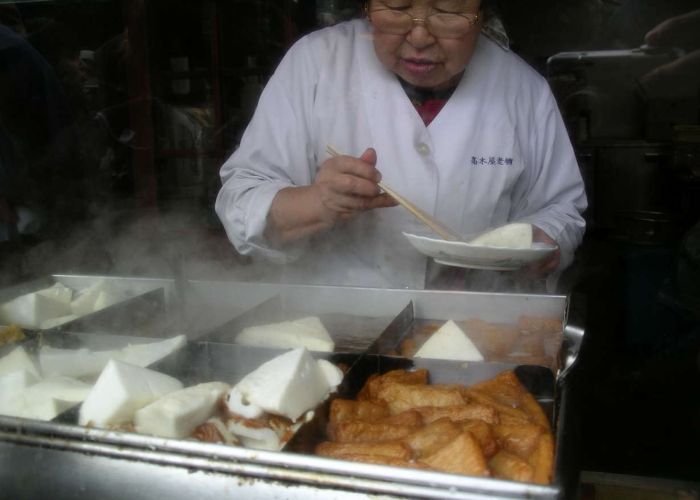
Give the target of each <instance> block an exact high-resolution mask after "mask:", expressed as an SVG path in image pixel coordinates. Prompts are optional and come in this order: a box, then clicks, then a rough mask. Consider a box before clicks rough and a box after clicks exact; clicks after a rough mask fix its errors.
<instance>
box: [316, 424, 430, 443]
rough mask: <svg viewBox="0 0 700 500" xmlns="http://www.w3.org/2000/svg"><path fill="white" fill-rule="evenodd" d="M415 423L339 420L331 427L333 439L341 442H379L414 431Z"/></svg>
mask: <svg viewBox="0 0 700 500" xmlns="http://www.w3.org/2000/svg"><path fill="white" fill-rule="evenodd" d="M417 428H418V427H417V426H414V425H391V424H384V423H370V422H361V421H359V420H355V421H351V422H339V423H338V424H337V425H334V426H332V427H330V428H329V429H330V431H331V432H332V434H333V435H332V440H333V441H337V442H339V443H378V442H381V441H396V440H398V439H401V438H403V437H405V436H408V435H409V434H411V433H412V432H414V431H415V430H416V429H417Z"/></svg>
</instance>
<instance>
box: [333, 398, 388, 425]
mask: <svg viewBox="0 0 700 500" xmlns="http://www.w3.org/2000/svg"><path fill="white" fill-rule="evenodd" d="M388 416H389V407H388V406H387V405H386V403H384V402H383V401H354V400H351V399H334V400H333V401H331V408H330V414H329V420H330V423H331V424H337V423H338V422H348V421H350V420H365V421H368V422H374V421H376V420H378V419H382V418H384V417H388Z"/></svg>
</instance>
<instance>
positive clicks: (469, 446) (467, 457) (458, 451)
mask: <svg viewBox="0 0 700 500" xmlns="http://www.w3.org/2000/svg"><path fill="white" fill-rule="evenodd" d="M421 462H422V463H424V464H426V465H428V466H429V467H430V468H431V469H435V470H439V471H442V472H451V473H454V474H467V475H470V476H488V475H490V474H489V469H488V466H487V464H486V458H485V457H484V453H483V452H482V451H481V447H480V446H479V443H478V442H477V440H476V438H474V436H472V435H471V433H469V432H462V433H461V434H460V435H458V436H457V437H456V438H455V439H453V440H452V441H450V443H449V444H447V445H446V446H444V447H442V448H441V449H439V450H438V451H436V452H435V453H433V454H432V455H430V456H428V457H425V458H423V459H422V460H421Z"/></svg>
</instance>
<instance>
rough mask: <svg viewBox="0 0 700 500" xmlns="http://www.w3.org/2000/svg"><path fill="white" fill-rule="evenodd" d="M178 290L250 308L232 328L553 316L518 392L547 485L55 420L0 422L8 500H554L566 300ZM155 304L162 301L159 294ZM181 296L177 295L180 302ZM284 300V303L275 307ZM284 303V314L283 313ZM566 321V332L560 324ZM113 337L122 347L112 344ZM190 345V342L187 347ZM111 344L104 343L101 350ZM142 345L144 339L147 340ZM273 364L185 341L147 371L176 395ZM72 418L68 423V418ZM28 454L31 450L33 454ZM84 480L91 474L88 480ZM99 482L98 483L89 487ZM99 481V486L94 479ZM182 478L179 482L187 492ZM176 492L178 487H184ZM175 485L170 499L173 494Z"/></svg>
mask: <svg viewBox="0 0 700 500" xmlns="http://www.w3.org/2000/svg"><path fill="white" fill-rule="evenodd" d="M209 285H210V286H207V283H206V282H196V283H189V284H188V286H187V289H188V292H189V293H194V294H195V295H197V297H198V300H199V301H204V302H206V298H207V295H208V294H209V293H212V294H214V295H215V297H216V298H215V300H216V301H218V302H217V306H216V307H217V308H218V307H223V308H224V309H225V308H226V307H227V301H231V302H232V303H236V301H237V299H238V298H240V297H254V298H253V299H250V302H251V306H250V307H249V308H247V309H245V310H241V309H242V308H240V306H239V310H240V311H241V314H240V315H239V316H240V317H243V316H242V315H243V314H245V313H246V312H247V311H251V310H254V309H255V306H256V305H259V304H260V303H264V302H265V300H268V299H270V298H272V297H290V296H292V297H299V299H294V300H302V298H303V300H304V301H308V302H309V303H312V304H314V305H315V306H319V309H317V310H321V311H325V312H326V313H339V314H354V315H358V314H361V315H366V316H368V317H383V316H386V315H387V314H389V315H390V314H391V313H390V312H391V311H394V313H393V314H397V311H401V310H402V308H404V307H405V305H406V304H408V303H412V305H413V307H414V308H415V311H416V314H419V315H421V316H423V317H430V318H441V319H466V318H468V317H472V316H475V315H478V316H479V317H481V318H483V319H484V320H487V321H488V320H490V321H498V320H500V321H514V320H515V319H517V317H518V315H520V314H524V313H528V314H533V315H555V316H557V317H561V318H562V319H563V320H564V323H565V325H566V326H565V329H564V332H563V337H564V339H563V342H562V352H561V353H560V359H561V370H559V371H557V372H556V373H555V372H551V371H547V370H544V371H543V370H542V369H537V371H536V372H532V369H531V368H529V367H526V368H517V370H519V371H521V372H522V371H523V370H526V371H527V370H530V372H531V375H532V373H535V375H536V376H532V378H531V379H530V382H533V381H535V382H536V383H535V385H534V386H533V385H532V384H530V387H529V388H530V390H531V391H533V393H534V394H535V395H536V397H537V398H538V399H539V400H540V402H541V403H543V404H544V406H545V408H547V409H548V410H549V412H550V415H551V417H552V420H553V423H554V430H555V432H556V435H557V448H556V467H555V482H554V484H553V485H550V486H537V485H532V484H525V483H514V482H509V481H501V480H494V479H483V478H475V477H467V476H457V475H450V474H442V473H434V472H426V471H415V470H403V469H398V468H393V467H384V466H377V465H369V464H361V463H350V462H344V461H336V460H330V459H325V458H320V457H315V456H310V455H308V454H299V453H295V452H292V451H289V452H282V453H273V452H262V451H257V450H248V449H244V448H236V447H228V446H222V445H212V444H207V443H200V442H192V441H180V440H169V439H161V438H154V437H149V436H142V435H137V434H131V433H121V432H112V431H107V430H102V429H88V428H84V427H79V426H76V425H73V422H74V420H73V421H71V416H70V415H62V416H61V417H59V418H58V419H57V420H56V421H54V422H48V423H42V422H37V421H32V420H24V419H16V418H10V417H2V416H0V448H1V449H2V453H0V457H3V458H0V462H3V461H5V460H7V462H6V463H0V471H2V472H0V480H3V484H4V485H9V489H8V490H7V491H8V494H14V496H17V497H22V496H26V494H27V493H28V492H31V491H39V490H41V491H43V492H46V491H55V488H72V489H81V488H82V490H83V491H84V492H87V493H88V494H91V495H92V496H95V495H97V496H100V497H104V498H110V497H114V498H117V497H122V494H123V491H122V490H121V489H120V488H119V487H117V486H115V485H119V484H123V483H125V482H126V483H130V484H134V485H138V487H137V488H135V489H134V490H133V493H134V494H133V495H130V496H133V497H134V498H137V497H142V498H146V497H149V496H151V497H152V496H153V495H155V494H156V492H163V491H168V494H170V495H171V496H172V497H173V498H188V497H189V495H188V492H190V493H191V491H192V488H194V487H195V486H196V487H197V488H198V489H199V491H203V492H205V493H203V494H202V495H200V496H204V497H206V496H207V495H211V496H212V497H213V495H215V494H216V495H217V496H220V495H222V494H231V493H232V492H235V493H234V494H236V495H239V494H240V495H244V496H245V497H246V498H269V497H270V496H277V497H281V498H296V497H297V496H299V497H300V498H301V497H303V498H309V497H310V496H311V497H313V496H317V497H319V498H321V497H322V498H326V497H328V496H332V497H337V498H358V497H359V496H362V497H366V495H384V496H387V497H423V498H493V497H502V498H557V497H562V496H563V495H564V494H565V493H564V492H565V491H566V485H567V484H568V483H570V482H571V481H570V478H571V476H572V474H574V473H575V471H574V470H572V469H571V468H570V466H569V465H567V463H566V461H565V458H566V456H567V450H566V449H565V447H566V446H567V443H569V438H570V436H569V434H570V433H567V432H566V427H567V418H568V417H567V414H566V400H567V392H568V390H569V388H568V386H567V384H566V383H565V381H566V380H565V379H566V377H565V375H566V373H567V371H568V370H569V369H570V368H571V366H573V363H574V361H575V359H576V355H577V353H578V349H579V346H580V342H581V340H582V337H583V329H582V328H581V327H580V326H579V325H577V324H576V323H575V322H574V321H573V316H574V314H573V313H574V311H573V308H571V307H570V306H571V304H570V301H569V298H567V297H564V296H536V295H512V294H481V293H471V292H441V291H416V290H384V289H363V288H345V287H316V286H293V285H282V286H280V285H264V284H249V283H210V284H209ZM166 296H167V295H166ZM185 296H186V295H185ZM283 300H286V299H283ZM287 304H296V303H295V302H288V303H287ZM570 320H571V321H570ZM65 335H66V338H68V336H69V335H72V336H73V338H74V339H75V338H77V339H79V340H80V339H83V341H85V340H84V339H86V338H88V337H89V338H90V339H91V340H90V341H93V340H96V339H97V337H100V336H97V335H95V334H82V333H74V334H69V333H65ZM122 338H123V337H122ZM190 338H191V337H190ZM114 340H115V339H105V342H112V341H114ZM149 340H152V339H149ZM276 354H278V352H275V351H274V350H270V349H255V348H249V347H244V346H237V345H233V344H227V343H215V342H207V341H191V342H189V343H188V345H187V347H186V348H185V349H184V350H183V351H181V352H179V353H177V354H175V355H174V356H172V357H169V358H167V359H165V360H163V361H161V362H160V363H159V364H158V365H157V366H154V367H153V368H155V369H157V370H159V371H163V372H165V373H169V374H171V375H174V376H176V377H178V378H180V379H181V380H182V381H183V382H184V383H185V384H190V383H196V382H204V381H208V380H224V381H227V382H231V383H235V382H236V381H237V380H238V379H239V378H240V377H242V376H243V375H245V374H247V373H248V372H250V371H251V370H252V369H254V368H256V367H257V366H258V365H259V364H260V362H262V361H263V360H265V359H270V358H271V357H273V356H275V355H276ZM315 355H316V356H317V357H319V355H320V356H323V357H328V358H329V359H331V360H333V361H336V362H344V363H347V364H349V366H352V369H351V372H353V373H356V374H357V373H360V372H361V371H363V370H364V373H365V374H367V373H370V372H371V371H372V369H374V368H376V369H377V370H382V369H386V368H387V367H391V366H396V365H397V364H398V365H400V366H417V365H420V366H426V367H428V368H429V369H430V371H431V377H432V379H433V380H434V381H436V382H440V381H454V380H455V377H457V379H458V381H461V382H469V383H472V382H476V381H478V380H480V379H483V378H487V377H489V376H492V375H494V374H496V373H498V371H500V370H502V369H504V368H508V367H513V366H512V365H505V364H498V363H469V364H467V365H466V367H464V366H463V365H462V364H459V363H458V364H457V365H458V366H457V365H455V364H454V363H450V362H444V361H432V360H415V361H413V360H407V359H404V358H397V357H385V356H376V355H372V354H348V353H328V354H320V353H315ZM361 378H362V377H359V376H357V377H355V376H354V377H353V378H348V379H347V380H346V383H345V384H344V387H343V388H342V390H343V391H348V392H347V394H351V392H352V390H353V385H354V386H355V388H357V385H358V384H360V383H361V382H360V380H361ZM73 418H74V417H73ZM37 447H40V449H38V448H37ZM37 462H42V463H43V464H45V466H46V467H47V468H48V469H49V470H56V471H65V464H68V463H70V464H72V467H74V469H73V470H81V471H86V472H85V473H84V474H81V475H78V476H76V475H74V474H73V475H70V474H69V476H67V477H66V476H57V475H56V474H53V473H52V474H43V475H41V476H40V477H36V476H34V477H33V479H32V481H31V482H29V483H27V482H23V481H22V480H21V477H27V476H26V473H24V472H23V470H24V469H23V466H28V465H29V463H31V464H35V463H37ZM93 474H99V475H98V476H97V477H94V476H93ZM98 478H102V479H98ZM105 478H108V479H105ZM185 478H189V479H190V481H191V482H188V480H187V479H185ZM184 483H187V486H185V485H184ZM175 484H178V485H179V484H183V486H182V488H175V487H173V485H175Z"/></svg>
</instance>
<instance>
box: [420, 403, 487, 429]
mask: <svg viewBox="0 0 700 500" xmlns="http://www.w3.org/2000/svg"><path fill="white" fill-rule="evenodd" d="M416 411H417V412H419V413H420V414H421V415H422V416H423V420H424V421H425V423H426V424H427V423H430V422H433V421H435V420H438V419H441V418H445V417H447V418H449V419H450V420H452V421H453V422H462V421H465V420H482V421H484V422H486V423H487V424H495V423H498V421H499V419H498V412H497V411H496V410H495V409H494V408H493V407H491V406H487V405H483V404H479V403H467V404H462V405H457V406H439V407H436V406H422V407H419V408H416Z"/></svg>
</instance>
